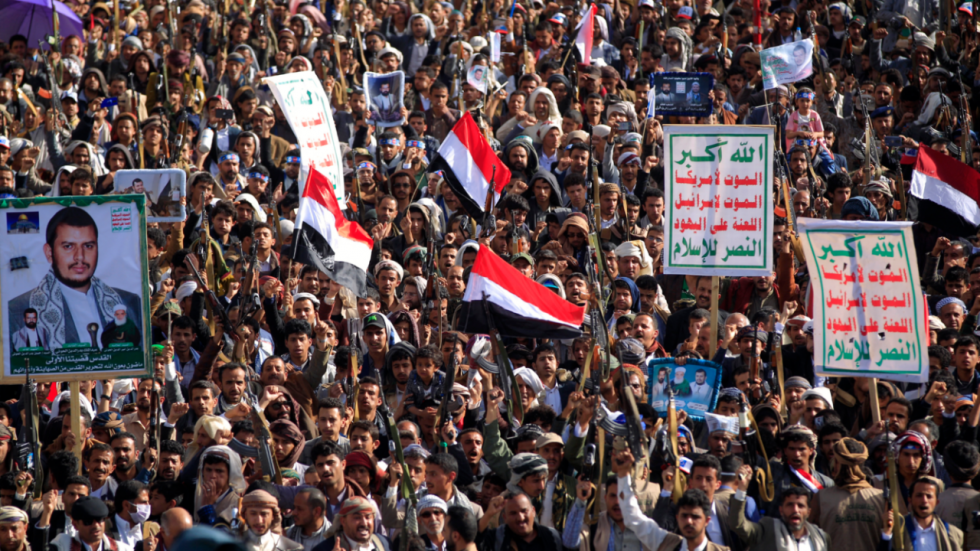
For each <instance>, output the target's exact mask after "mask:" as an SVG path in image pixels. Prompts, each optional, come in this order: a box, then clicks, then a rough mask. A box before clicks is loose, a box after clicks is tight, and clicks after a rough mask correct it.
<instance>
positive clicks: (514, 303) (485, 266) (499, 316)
mask: <svg viewBox="0 0 980 551" xmlns="http://www.w3.org/2000/svg"><path fill="white" fill-rule="evenodd" d="M484 297H486V299H487V307H488V308H486V309H484V307H483V298H484ZM460 309H461V310H460V311H459V313H458V314H457V316H456V317H457V319H459V320H461V321H460V325H461V327H459V328H458V329H459V330H460V331H463V332H465V333H487V332H489V330H490V322H491V321H492V322H493V326H494V327H496V328H497V330H498V331H499V332H500V334H501V335H504V336H510V337H526V338H534V339H572V338H575V337H580V336H581V335H582V331H581V329H580V328H581V326H582V322H583V321H584V320H585V307H584V306H576V305H574V304H572V303H571V302H568V301H567V300H565V299H563V298H561V297H560V296H558V295H556V294H555V293H554V292H552V291H551V290H549V289H548V288H547V287H545V286H544V285H541V284H540V283H538V282H536V281H534V280H533V279H531V278H529V277H527V276H525V275H524V274H522V273H520V272H519V271H517V268H514V267H513V266H511V265H510V264H508V263H507V262H505V261H504V260H503V259H502V258H500V257H499V256H497V255H496V254H494V252H493V251H491V250H490V249H488V248H486V247H480V249H479V251H478V252H477V254H476V261H475V262H474V264H473V268H472V271H471V272H470V279H469V282H467V284H466V293H465V294H464V295H463V303H462V304H461V305H460ZM487 311H489V314H490V316H492V318H493V319H492V320H489V319H487Z"/></svg>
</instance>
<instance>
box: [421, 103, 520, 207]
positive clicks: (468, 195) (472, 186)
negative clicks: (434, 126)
mask: <svg viewBox="0 0 980 551" xmlns="http://www.w3.org/2000/svg"><path fill="white" fill-rule="evenodd" d="M495 168H496V170H494V169H495ZM436 171H442V177H443V178H445V179H446V182H447V183H448V184H449V187H451V188H452V190H453V193H455V194H456V198H457V199H458V200H459V203H460V205H462V207H463V209H464V210H465V211H466V214H469V215H470V216H471V217H473V218H474V219H476V220H481V219H482V217H483V206H484V205H485V204H486V201H487V191H488V190H489V189H490V180H491V179H492V180H493V188H494V189H493V204H494V205H496V204H497V201H499V200H500V193H501V192H502V191H503V189H504V186H506V185H507V184H508V183H509V182H510V169H509V168H507V165H505V164H504V162H503V161H501V160H500V158H499V157H497V154H496V153H494V152H493V148H491V147H490V144H489V143H488V142H487V139H486V137H484V135H483V133H482V132H480V129H479V128H478V127H477V126H476V121H474V120H473V116H472V115H470V113H469V111H467V112H466V113H465V114H464V115H463V116H462V117H461V118H460V119H459V122H457V123H456V126H453V129H452V131H451V132H450V133H449V135H448V136H446V139H445V140H443V142H442V145H441V146H440V147H439V152H438V154H437V155H436V158H435V159H434V160H433V161H432V164H430V165H429V172H436Z"/></svg>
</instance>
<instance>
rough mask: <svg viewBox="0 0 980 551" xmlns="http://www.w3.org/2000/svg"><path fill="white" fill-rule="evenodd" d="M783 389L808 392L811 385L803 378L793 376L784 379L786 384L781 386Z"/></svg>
mask: <svg viewBox="0 0 980 551" xmlns="http://www.w3.org/2000/svg"><path fill="white" fill-rule="evenodd" d="M783 388H802V389H805V390H810V389H811V388H813V385H811V384H810V381H808V380H806V379H805V378H803V377H800V376H793V377H790V378H789V379H786V383H784V384H783Z"/></svg>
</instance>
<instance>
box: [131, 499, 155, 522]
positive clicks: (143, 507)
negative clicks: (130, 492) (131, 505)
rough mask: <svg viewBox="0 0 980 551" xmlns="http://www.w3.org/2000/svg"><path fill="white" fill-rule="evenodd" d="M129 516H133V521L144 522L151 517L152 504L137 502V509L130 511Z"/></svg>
mask: <svg viewBox="0 0 980 551" xmlns="http://www.w3.org/2000/svg"><path fill="white" fill-rule="evenodd" d="M129 516H131V517H133V522H135V523H137V524H143V523H144V522H146V521H147V520H148V519H149V518H150V504H149V503H137V504H136V510H135V511H130V512H129Z"/></svg>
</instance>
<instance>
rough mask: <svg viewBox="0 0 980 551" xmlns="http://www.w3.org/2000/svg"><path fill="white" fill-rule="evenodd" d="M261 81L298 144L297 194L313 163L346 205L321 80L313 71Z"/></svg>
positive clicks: (341, 166)
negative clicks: (277, 105)
mask: <svg viewBox="0 0 980 551" xmlns="http://www.w3.org/2000/svg"><path fill="white" fill-rule="evenodd" d="M263 82H264V83H265V84H267V85H269V89H270V90H271V91H272V95H273V96H275V98H276V102H277V103H279V107H281V108H282V112H283V114H284V115H285V116H286V121H287V122H288V123H289V128H291V129H292V131H293V134H295V135H296V143H297V144H299V152H300V158H301V159H302V164H300V171H299V180H298V182H297V183H298V184H299V195H300V197H302V196H303V189H304V188H305V187H306V179H307V176H308V175H309V171H310V166H311V165H312V166H316V167H317V170H319V171H320V172H321V173H323V174H325V175H326V176H327V178H328V179H329V180H330V183H331V184H332V185H333V191H334V195H336V197H337V202H338V203H340V208H342V209H345V208H347V201H345V200H344V193H345V192H344V163H343V157H342V156H341V153H340V140H339V139H338V137H337V127H336V126H334V122H333V109H332V108H331V107H330V99H329V98H328V97H327V94H326V92H324V91H323V83H321V82H320V79H319V78H317V76H316V73H314V72H313V71H300V72H298V73H288V74H282V75H276V76H273V77H267V78H266V79H265V80H263Z"/></svg>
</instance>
